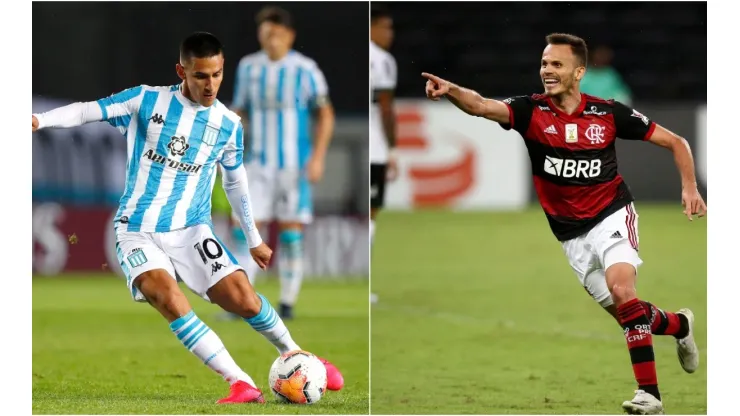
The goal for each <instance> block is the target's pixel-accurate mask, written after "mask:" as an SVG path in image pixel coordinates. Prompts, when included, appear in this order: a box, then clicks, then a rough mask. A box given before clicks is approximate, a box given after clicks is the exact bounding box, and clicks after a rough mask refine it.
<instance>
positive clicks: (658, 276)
mask: <svg viewBox="0 0 740 416" xmlns="http://www.w3.org/2000/svg"><path fill="white" fill-rule="evenodd" d="M636 208H637V212H638V214H639V215H640V217H639V234H640V256H641V257H642V259H643V261H644V264H643V265H642V267H641V268H640V270H639V277H638V287H637V289H638V296H640V297H641V298H642V299H645V300H647V301H650V302H652V303H654V304H655V305H657V306H658V307H661V308H664V309H667V310H676V309H679V308H681V307H689V308H691V309H692V310H693V311H694V313H695V315H696V326H695V331H696V334H695V335H696V339H697V343H698V345H699V348H700V350H701V353H702V356H701V364H700V367H699V369H698V370H697V371H696V372H695V373H694V374H687V373H685V372H684V371H683V370H682V369H681V367H680V365H679V363H678V359H677V357H676V351H675V341H674V340H673V337H665V336H655V337H654V344H655V355H656V361H657V369H658V381H659V385H660V388H661V393H662V395H663V401H664V405H665V409H666V413H670V414H706V412H707V371H706V362H707V357H706V345H707V343H706V339H707V338H706V327H707V325H706V306H707V283H706V273H707V253H706V247H707V237H706V236H707V233H706V232H707V228H706V224H707V223H706V220H705V219H700V220H696V219H695V220H694V222H689V221H688V220H687V218H686V217H685V216H684V215H683V214H682V213H681V207H680V206H677V205H665V206H661V205H649V204H640V203H639V202H638V203H637V204H636ZM377 227H378V228H377V231H376V232H377V234H376V240H375V245H374V247H373V254H372V255H373V259H372V269H371V273H372V278H371V285H372V291H373V292H376V293H377V294H378V295H379V299H380V301H379V303H378V304H377V305H374V306H373V308H372V312H371V314H372V322H371V338H372V346H371V356H372V363H373V364H372V371H371V379H372V381H371V411H372V413H374V414H430V413H431V414H460V413H464V414H494V415H495V414H584V413H585V414H619V413H622V409H621V403H622V402H623V401H625V400H629V399H631V398H632V396H633V394H634V393H633V390H634V389H636V385H635V382H634V378H633V374H632V368H631V365H630V359H629V354H628V352H627V348H626V343H625V340H624V337H623V335H622V334H621V329H620V328H619V326H618V325H617V324H616V322H615V321H614V320H613V319H612V318H611V317H610V316H609V315H608V314H607V313H606V312H604V311H603V310H601V308H600V307H599V306H598V305H597V304H596V303H595V302H594V301H593V300H592V299H591V298H590V297H589V296H588V295H587V293H586V291H585V290H583V288H582V287H581V286H580V284H579V282H578V279H577V278H576V276H575V274H574V273H573V272H572V271H571V269H570V267H569V265H568V263H567V260H566V258H565V256H564V255H563V251H562V248H561V247H560V245H559V243H558V242H557V240H555V238H554V237H553V236H552V234H551V233H550V230H549V227H548V225H547V220H546V219H545V216H544V214H543V213H542V211H541V209H540V208H539V207H537V208H532V209H530V210H527V211H525V212H521V213H453V212H449V211H419V212H413V213H397V212H383V213H381V215H380V217H379V218H378V221H377Z"/></svg>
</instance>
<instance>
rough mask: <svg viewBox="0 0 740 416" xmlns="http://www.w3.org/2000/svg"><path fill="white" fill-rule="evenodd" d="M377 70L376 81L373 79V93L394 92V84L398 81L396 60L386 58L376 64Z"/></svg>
mask: <svg viewBox="0 0 740 416" xmlns="http://www.w3.org/2000/svg"><path fill="white" fill-rule="evenodd" d="M378 66H379V67H378V68H376V69H377V72H376V75H377V77H376V79H373V90H375V91H388V90H395V89H396V83H397V81H398V68H397V67H396V60H395V59H393V57H390V56H388V57H386V59H383V60H381V61H380V62H378Z"/></svg>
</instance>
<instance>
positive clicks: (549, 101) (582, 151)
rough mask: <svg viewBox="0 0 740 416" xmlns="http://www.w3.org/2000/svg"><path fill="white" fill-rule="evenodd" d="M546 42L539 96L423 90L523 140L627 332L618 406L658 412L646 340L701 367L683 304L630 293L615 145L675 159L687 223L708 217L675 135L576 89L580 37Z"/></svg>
mask: <svg viewBox="0 0 740 416" xmlns="http://www.w3.org/2000/svg"><path fill="white" fill-rule="evenodd" d="M546 42H547V46H546V47H545V50H544V51H543V53H542V59H541V65H540V77H541V80H542V85H543V87H544V90H545V91H544V94H533V95H531V96H517V97H511V98H507V99H505V100H503V101H498V100H495V99H488V98H483V97H482V96H481V95H479V94H478V93H477V92H475V91H473V90H470V89H467V88H464V87H461V86H459V85H456V84H454V83H451V82H449V81H446V80H444V79H441V78H439V77H437V76H434V75H432V74H427V73H423V74H422V75H423V76H424V77H425V78H426V79H427V83H426V94H427V97H428V98H430V99H432V100H435V101H436V100H439V99H440V98H441V97H445V98H447V99H448V100H449V101H450V102H451V103H452V104H454V105H455V106H457V107H458V108H459V109H460V110H462V111H463V112H465V113H466V114H468V115H472V116H476V117H483V118H485V119H488V120H491V121H494V122H497V123H499V124H500V125H501V126H502V127H503V128H504V129H506V130H509V129H514V130H515V131H516V132H518V133H519V134H520V135H521V136H522V138H523V139H524V142H525V144H526V146H527V150H528V152H529V157H530V159H531V160H532V174H533V177H534V183H535V189H536V191H537V195H538V197H539V200H540V203H541V204H542V208H543V210H544V211H545V215H546V216H547V220H548V223H549V224H550V228H551V230H552V232H553V234H554V235H555V237H556V238H557V239H558V240H559V241H560V242H561V243H562V246H563V250H564V252H565V255H566V256H567V257H568V260H569V262H570V265H571V267H572V268H573V270H574V271H575V272H576V275H577V276H578V278H579V280H580V282H581V284H582V285H583V287H584V288H585V289H586V291H587V292H588V293H589V294H590V295H591V296H592V297H593V298H594V300H596V301H597V302H598V303H599V304H600V305H601V306H602V307H603V308H604V309H605V310H606V311H607V312H609V313H610V314H611V315H612V316H613V317H614V319H616V320H617V323H619V324H620V326H622V328H623V329H624V335H625V338H626V341H627V349H628V350H629V355H630V359H631V361H632V369H633V372H634V376H635V379H636V381H637V384H638V390H637V391H636V392H635V396H634V398H633V399H632V400H628V401H625V402H624V403H623V404H622V407H623V409H624V410H625V411H626V412H627V413H629V414H651V415H653V414H663V403H662V399H661V395H660V392H659V390H658V378H657V373H656V368H655V353H654V350H653V339H652V335H653V334H655V335H670V336H673V337H674V338H675V340H676V345H677V351H678V359H679V362H680V364H681V367H682V368H683V369H684V370H685V371H686V372H688V373H693V372H695V371H696V369H697V367H698V365H699V350H698V348H697V346H696V342H695V341H694V335H693V330H692V328H693V324H694V314H693V313H692V311H691V310H689V309H685V308H684V309H680V310H679V311H678V312H675V313H674V312H668V311H665V310H661V309H659V308H657V307H655V306H654V305H652V304H651V303H649V302H646V301H643V300H640V299H639V298H638V297H637V291H636V287H635V284H636V279H637V268H638V267H639V266H640V265H641V264H642V260H641V259H640V257H639V255H638V242H639V237H638V229H637V217H638V215H637V212H636V211H635V208H634V204H633V201H634V198H633V196H632V194H631V193H630V191H629V188H628V186H627V185H626V183H625V182H624V180H623V179H622V177H621V176H620V175H619V172H618V168H617V160H616V151H615V149H614V141H615V139H616V138H617V137H619V138H621V139H626V140H640V141H650V142H651V143H652V144H654V145H657V146H660V147H663V148H665V149H667V150H670V151H671V152H672V153H673V156H674V159H675V162H676V167H677V168H678V171H679V173H680V176H681V188H682V192H681V201H682V203H683V205H684V214H685V215H686V216H687V217H688V219H689V220H693V216H694V215H698V216H699V217H702V216H704V215H705V214H706V205H705V204H704V200H703V198H702V196H701V195H700V194H699V190H698V184H697V180H696V176H695V174H694V159H693V157H692V154H691V150H690V147H689V144H688V142H687V141H686V140H685V139H683V138H682V137H680V136H677V135H676V134H674V133H673V132H671V131H668V130H666V129H665V128H663V127H662V126H661V125H659V124H657V123H655V122H653V121H651V120H649V119H648V118H647V117H645V116H643V115H642V114H640V113H639V112H637V111H636V110H634V109H632V108H629V107H627V106H625V105H624V104H622V103H620V102H618V101H614V100H609V101H607V100H603V99H601V98H597V97H593V96H589V95H585V94H582V93H581V92H580V85H579V84H580V81H581V79H582V78H583V75H584V74H585V72H586V66H587V56H588V48H587V47H586V42H585V41H584V40H583V39H581V38H579V37H577V36H573V35H569V34H562V33H553V34H550V35H548V36H547V37H546ZM597 130H598V131H597ZM565 201H567V202H565Z"/></svg>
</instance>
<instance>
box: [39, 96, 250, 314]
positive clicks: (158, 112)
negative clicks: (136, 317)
mask: <svg viewBox="0 0 740 416" xmlns="http://www.w3.org/2000/svg"><path fill="white" fill-rule="evenodd" d="M35 116H36V117H37V119H38V120H39V128H44V127H73V126H78V125H82V124H84V123H87V122H91V121H107V122H109V123H110V124H111V125H113V126H114V127H116V128H117V129H118V130H119V131H120V132H121V133H122V134H123V135H124V136H125V137H126V140H127V144H128V163H127V175H126V186H125V192H124V194H123V196H122V197H121V200H120V205H119V208H118V212H117V214H116V216H115V228H116V237H117V251H118V258H119V261H120V263H121V267H122V269H123V271H124V273H125V274H126V277H127V281H128V285H129V288H130V290H131V293H132V295H133V296H134V299H136V300H138V301H144V300H145V299H144V297H143V296H142V295H141V293H138V290H137V289H136V287H134V285H133V280H134V279H135V278H136V277H137V276H139V275H140V274H141V273H143V272H146V271H149V270H153V269H160V268H161V269H165V270H167V271H168V272H169V273H170V275H171V276H173V277H174V276H176V275H178V276H179V277H180V278H181V279H182V280H183V281H184V282H185V283H186V284H187V285H188V287H189V288H190V289H191V290H192V291H193V292H195V293H196V294H198V295H200V296H202V297H204V298H205V299H208V298H207V295H206V291H207V290H208V289H209V288H210V287H211V286H213V285H214V284H215V283H217V282H218V281H219V280H221V279H222V278H223V277H225V276H227V275H229V274H230V273H232V272H234V271H236V270H239V269H242V267H241V266H240V265H239V264H238V262H237V261H236V259H235V258H234V257H233V256H232V255H231V253H229V251H228V249H227V248H226V246H224V245H223V244H222V243H221V242H220V241H219V239H218V237H216V236H215V234H214V232H213V228H212V222H211V193H212V190H213V186H214V183H215V180H216V169H217V163H218V164H220V165H221V166H222V167H223V172H224V177H223V182H224V183H223V185H224V188H225V190H226V193H227V196H228V197H229V202H230V203H231V206H232V208H233V209H234V210H235V211H236V212H237V216H238V217H239V220H240V223H241V225H242V228H243V229H245V230H246V231H247V237H248V239H249V246H250V247H256V246H258V245H259V244H260V243H261V242H262V240H261V238H260V235H259V232H258V231H257V229H256V226H255V222H254V218H253V216H252V209H251V201H250V198H249V190H248V186H247V177H246V172H245V170H244V168H243V154H244V152H243V135H244V133H243V127H242V124H241V121H240V118H239V116H238V115H237V114H235V113H234V112H232V111H230V110H229V109H228V108H227V107H226V106H224V105H223V104H222V103H220V102H219V101H216V102H215V103H214V104H213V105H211V106H210V107H204V106H201V105H200V104H198V103H195V102H193V101H191V100H189V99H188V98H186V97H185V96H184V95H183V94H182V92H181V86H180V85H174V86H166V87H151V86H146V85H141V86H138V87H134V88H130V89H127V90H125V91H122V92H120V93H117V94H114V95H111V96H110V97H107V98H103V99H100V100H98V101H95V102H87V103H75V104H71V105H68V106H65V107H61V108H58V109H56V110H52V111H50V112H47V113H44V114H35Z"/></svg>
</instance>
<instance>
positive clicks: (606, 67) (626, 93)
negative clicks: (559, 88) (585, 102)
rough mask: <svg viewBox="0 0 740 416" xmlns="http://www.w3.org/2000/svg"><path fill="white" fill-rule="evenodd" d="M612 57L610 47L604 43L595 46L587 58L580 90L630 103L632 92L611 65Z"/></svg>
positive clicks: (612, 53)
mask: <svg viewBox="0 0 740 416" xmlns="http://www.w3.org/2000/svg"><path fill="white" fill-rule="evenodd" d="M613 59H614V51H613V50H612V48H610V47H608V46H606V45H599V46H597V47H595V48H594V49H593V50H592V51H591V57H590V58H589V60H588V71H586V75H584V76H583V79H582V80H581V91H583V92H584V93H586V94H589V95H593V96H595V97H601V98H604V99H607V100H609V99H613V100H617V101H619V102H620V103H624V104H627V105H630V104H631V103H632V92H631V91H630V88H629V86H628V85H627V84H626V83H625V82H624V79H622V76H621V75H620V74H619V71H618V70H617V69H616V68H615V67H614V66H612V60H613Z"/></svg>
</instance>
